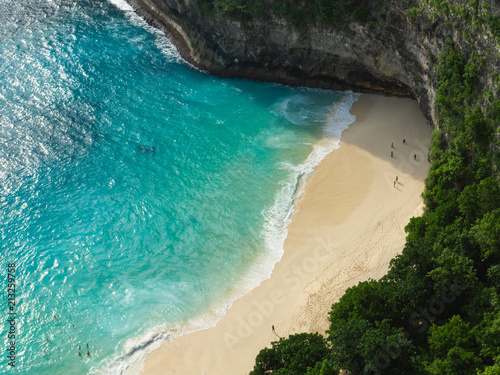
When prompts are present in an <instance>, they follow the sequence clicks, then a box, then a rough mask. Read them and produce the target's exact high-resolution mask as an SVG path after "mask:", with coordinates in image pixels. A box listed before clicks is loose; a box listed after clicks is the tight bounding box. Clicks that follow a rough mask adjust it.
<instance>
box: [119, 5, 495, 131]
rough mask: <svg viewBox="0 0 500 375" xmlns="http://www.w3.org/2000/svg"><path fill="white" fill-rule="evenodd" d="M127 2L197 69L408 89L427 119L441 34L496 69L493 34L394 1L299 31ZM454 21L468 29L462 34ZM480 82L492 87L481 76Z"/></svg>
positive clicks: (432, 116)
mask: <svg viewBox="0 0 500 375" xmlns="http://www.w3.org/2000/svg"><path fill="white" fill-rule="evenodd" d="M128 1H129V3H130V4H131V5H132V6H133V7H134V9H136V11H137V12H138V14H140V15H141V16H143V17H144V18H145V19H146V20H147V21H148V22H150V23H151V24H153V25H155V26H157V27H160V28H162V29H164V30H165V32H166V34H167V35H168V36H169V37H170V38H171V40H172V41H173V42H174V44H175V45H176V46H177V47H178V49H179V51H180V53H181V55H182V56H183V57H184V58H185V59H186V60H187V61H188V62H190V63H191V64H193V65H194V66H196V67H198V68H200V69H202V70H206V71H208V72H210V73H212V74H216V75H220V76H224V77H241V78H249V79H255V80H261V81H272V82H279V83H283V84H288V85H298V86H307V87H319V88H330V89H352V90H354V91H358V92H371V93H385V94H390V95H399V96H410V97H413V98H416V99H417V100H418V101H419V104H420V107H421V109H422V112H423V113H424V115H425V116H426V118H427V119H428V121H429V123H430V125H433V126H436V124H437V117H436V113H435V110H434V101H435V98H436V88H435V69H434V64H435V62H436V61H437V57H438V56H439V54H440V52H441V51H442V50H443V48H444V42H443V40H445V39H446V38H449V39H451V40H453V42H454V43H455V44H456V45H457V46H459V48H460V49H462V50H463V51H464V52H467V53H470V52H472V51H478V52H480V53H482V54H483V56H486V57H487V59H486V64H487V65H489V66H488V69H487V70H489V71H490V72H493V73H496V74H498V71H499V67H498V65H497V63H496V62H497V56H498V52H499V47H498V44H497V43H496V41H495V39H494V38H493V37H491V38H489V37H486V38H483V37H481V38H470V37H469V38H468V39H469V40H466V39H467V35H471V34H472V35H473V34H474V30H473V29H472V26H468V25H462V24H458V23H457V22H458V21H457V20H454V19H453V17H452V16H450V19H449V20H447V22H437V21H435V20H434V21H433V20H432V19H431V18H430V17H427V16H425V15H420V16H419V17H418V19H416V20H411V19H410V18H409V17H408V16H407V14H406V13H405V12H404V11H403V10H401V9H402V8H400V7H399V6H398V1H396V0H393V1H392V2H390V3H388V4H385V5H384V6H382V7H380V9H378V10H375V9H377V7H376V6H375V1H374V2H373V3H374V6H373V10H372V13H373V12H375V19H377V20H378V24H377V25H375V26H374V25H371V26H370V25H364V24H359V23H354V22H351V23H350V24H349V25H348V30H347V31H341V30H337V29H335V28H333V27H331V26H324V25H310V26H308V27H307V28H306V29H305V30H298V29H297V28H295V27H294V26H292V25H291V24H290V23H288V22H287V21H286V20H285V19H283V18H278V17H276V16H274V15H270V16H269V17H268V18H267V19H261V18H256V17H253V18H252V19H251V20H248V21H238V20H230V19H224V18H221V17H217V15H215V16H213V17H204V16H202V15H200V13H199V11H198V8H197V5H196V1H195V0H128ZM491 7H492V8H491V11H492V12H493V13H498V12H499V9H497V8H499V6H498V5H496V4H494V3H493V2H492V3H491ZM450 25H451V26H450ZM453 25H456V26H457V27H454V26H453ZM459 26H462V27H465V28H469V30H468V33H464V32H462V31H463V30H461V29H460V27H459ZM476 27H478V26H476ZM483 32H484V30H481V33H483ZM479 34H480V33H479V31H478V35H479ZM490 76H491V75H490ZM490 81H491V80H490ZM484 84H485V85H486V86H488V85H489V86H491V82H488V80H487V79H486V78H485V79H484Z"/></svg>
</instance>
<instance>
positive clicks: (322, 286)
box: [143, 94, 431, 374]
mask: <svg viewBox="0 0 500 375" xmlns="http://www.w3.org/2000/svg"><path fill="white" fill-rule="evenodd" d="M351 113H353V114H355V115H356V117H357V118H356V121H355V123H354V124H351V125H350V127H349V128H348V129H347V130H345V131H344V133H343V134H342V139H341V141H340V148H339V149H337V150H335V151H334V152H331V153H330V154H329V155H328V156H326V158H325V159H323V161H322V162H321V163H320V164H319V165H318V166H317V167H316V168H315V170H314V172H313V173H312V174H311V175H310V176H309V177H308V180H307V183H306V186H305V193H304V194H303V195H302V196H301V197H300V198H299V199H298V201H297V202H295V207H294V208H295V211H294V213H293V215H292V222H291V223H290V224H289V226H288V236H287V238H286V240H285V245H284V255H283V257H282V259H281V261H279V262H278V263H277V264H276V265H275V267H274V270H273V273H272V275H271V277H270V278H269V279H267V280H265V281H263V282H262V283H261V284H260V285H259V286H258V287H257V288H255V289H253V290H251V291H250V292H248V293H247V294H245V295H244V296H243V297H241V298H240V299H238V300H237V301H235V302H234V304H233V306H232V307H231V308H230V309H229V310H228V311H227V313H226V315H225V316H224V317H223V318H222V319H221V320H220V321H219V322H218V323H217V324H216V326H215V327H212V328H208V329H206V330H202V331H196V332H193V333H190V334H187V335H185V336H181V337H179V338H177V339H174V340H167V341H164V342H163V343H162V345H161V347H160V348H159V349H157V350H156V351H154V352H153V353H151V354H149V355H148V357H147V358H146V363H145V367H144V371H143V373H144V374H198V373H200V374H201V373H206V374H221V373H231V374H248V372H249V371H251V369H252V368H253V365H254V362H255V357H256V355H257V354H258V352H259V351H260V350H261V349H262V348H264V347H265V346H269V345H270V343H271V341H275V340H278V337H279V336H284V337H286V336H288V335H290V334H294V333H298V332H316V331H318V332H320V333H324V331H325V330H326V329H327V328H328V321H327V317H328V311H329V310H330V308H331V304H332V303H334V302H335V301H337V300H338V299H339V298H340V297H341V296H342V295H343V293H344V291H345V289H347V288H348V287H350V286H353V285H356V284H357V283H358V282H360V281H364V280H367V279H369V278H374V279H378V278H380V277H382V276H383V275H384V274H385V273H386V272H387V269H388V266H389V261H390V259H392V258H393V257H394V256H395V255H397V254H398V253H400V252H401V251H402V249H403V246H404V243H405V237H406V236H405V233H404V227H405V226H406V224H407V223H408V220H409V218H410V217H412V216H415V215H418V214H421V212H422V209H423V200H422V198H421V193H422V191H423V188H424V179H425V177H426V175H427V171H428V168H429V164H428V162H427V149H428V144H429V141H430V133H431V129H430V128H429V127H428V126H427V125H426V120H425V118H424V117H423V115H422V113H421V112H420V109H419V107H418V104H417V103H416V102H415V101H413V100H411V99H401V98H389V97H383V96H375V95H370V94H362V95H361V97H360V98H359V99H358V101H357V102H355V103H354V105H353V107H352V109H351ZM404 138H406V140H407V144H406V145H403V144H402V139H404ZM391 142H394V147H395V148H394V149H393V150H392V151H393V152H394V153H395V155H394V158H391V156H390V152H391ZM414 154H417V160H416V161H415V160H413V155H414ZM395 175H398V176H399V183H398V184H397V186H395V187H394V186H393V180H394V178H395ZM370 249H371V251H370ZM271 326H275V331H272V330H271ZM278 335H279V336H278Z"/></svg>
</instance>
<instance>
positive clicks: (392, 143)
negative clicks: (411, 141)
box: [391, 138, 430, 161]
mask: <svg viewBox="0 0 500 375" xmlns="http://www.w3.org/2000/svg"><path fill="white" fill-rule="evenodd" d="M403 144H404V145H407V144H408V143H406V138H405V139H403ZM391 148H392V149H393V148H394V142H391ZM393 157H394V151H391V158H393ZM413 160H417V154H413ZM429 161H430V160H429Z"/></svg>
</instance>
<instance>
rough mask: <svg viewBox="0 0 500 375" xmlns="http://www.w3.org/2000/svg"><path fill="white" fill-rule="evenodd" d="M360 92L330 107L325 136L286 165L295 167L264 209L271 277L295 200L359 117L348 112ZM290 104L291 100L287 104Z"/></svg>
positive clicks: (267, 256) (281, 252) (286, 231)
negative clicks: (302, 156)
mask: <svg viewBox="0 0 500 375" xmlns="http://www.w3.org/2000/svg"><path fill="white" fill-rule="evenodd" d="M358 98H359V94H355V93H352V92H349V93H347V95H345V96H344V97H343V98H342V99H341V100H340V101H339V102H336V103H335V104H334V105H332V106H331V107H330V111H329V113H328V115H327V120H326V124H325V126H324V127H323V135H324V136H323V138H322V139H321V140H320V141H319V142H318V143H316V144H315V145H314V146H313V150H312V152H311V153H310V154H309V156H308V157H307V159H306V160H305V161H304V162H303V163H302V164H300V165H298V166H291V165H288V166H285V168H290V169H291V170H293V173H292V174H291V177H290V179H289V180H288V181H284V182H283V183H282V186H281V189H279V191H278V192H277V193H276V196H275V200H274V205H273V206H272V207H271V208H269V209H267V210H265V211H263V215H264V216H265V218H266V225H265V227H264V238H265V241H266V247H267V249H268V252H269V254H268V255H266V258H267V262H266V261H261V263H267V264H268V266H267V267H266V271H263V272H266V273H267V276H266V277H265V278H269V277H270V276H271V272H272V270H273V269H274V266H275V264H276V263H277V262H278V261H279V260H280V259H281V257H282V256H283V245H284V243H285V239H286V237H287V235H288V229H287V228H288V225H289V224H290V222H291V221H292V214H293V211H294V202H295V201H296V200H297V199H298V198H299V197H300V196H301V195H302V194H303V193H304V189H305V184H306V180H307V177H308V176H309V174H311V173H312V172H313V170H314V167H316V166H317V165H318V164H319V163H320V162H321V161H322V160H323V159H324V158H325V156H327V155H328V154H329V153H330V152H332V151H333V150H335V149H337V148H338V147H339V142H340V138H341V135H342V132H343V131H344V130H346V129H347V128H348V127H349V125H350V124H352V123H353V122H354V121H355V120H356V116H354V115H352V114H351V113H350V112H349V111H350V109H351V107H352V105H353V103H354V102H355V101H356V100H358ZM287 105H288V103H287Z"/></svg>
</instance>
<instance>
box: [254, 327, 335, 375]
mask: <svg viewBox="0 0 500 375" xmlns="http://www.w3.org/2000/svg"><path fill="white" fill-rule="evenodd" d="M328 353H329V349H328V346H327V341H326V340H325V338H324V337H323V336H321V335H319V334H318V333H298V334H296V335H291V336H290V337H288V338H287V339H285V338H281V339H280V340H279V341H275V342H272V343H271V348H264V349H262V350H261V351H260V353H259V354H258V355H257V358H256V359H255V366H254V369H253V371H252V372H250V375H265V374H279V375H303V374H305V373H306V372H307V369H308V367H314V366H315V365H316V363H317V362H322V361H323V359H325V358H326V356H327V355H328Z"/></svg>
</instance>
